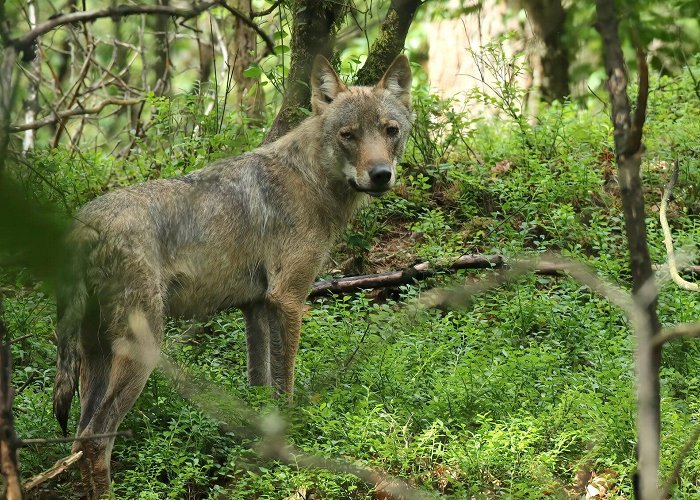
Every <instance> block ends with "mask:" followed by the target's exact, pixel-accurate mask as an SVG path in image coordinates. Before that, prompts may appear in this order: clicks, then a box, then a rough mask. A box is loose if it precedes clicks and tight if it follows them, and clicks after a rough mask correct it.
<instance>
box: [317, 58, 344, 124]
mask: <svg viewBox="0 0 700 500" xmlns="http://www.w3.org/2000/svg"><path fill="white" fill-rule="evenodd" d="M347 89H348V88H347V87H346V86H345V84H344V83H343V82H342V80H341V79H340V78H339V77H338V75H337V74H336V73H335V71H334V70H333V68H332V67H331V64H330V63H329V62H328V61H327V60H326V58H325V57H323V56H320V55H319V56H316V59H314V66H313V68H312V69H311V109H312V110H313V112H314V114H317V115H320V114H322V113H323V112H324V111H325V109H326V106H328V104H330V103H331V102H333V100H334V99H335V97H336V96H337V95H338V94H339V93H341V92H345V91H346V90H347Z"/></svg>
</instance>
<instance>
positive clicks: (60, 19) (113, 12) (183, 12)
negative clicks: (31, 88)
mask: <svg viewBox="0 0 700 500" xmlns="http://www.w3.org/2000/svg"><path fill="white" fill-rule="evenodd" d="M220 3H221V2H220V1H219V0H212V1H208V2H203V3H200V4H198V5H193V6H192V7H191V8H189V9H185V8H181V7H173V6H170V5H116V6H113V7H107V8H104V9H99V10H93V11H76V12H70V13H68V14H61V15H59V16H56V17H54V18H52V19H48V20H46V21H44V22H43V23H39V24H37V25H36V27H35V28H34V29H32V30H30V31H28V32H27V33H25V34H24V35H22V36H21V37H19V38H14V39H9V40H6V41H5V46H13V47H14V48H15V49H16V50H17V51H18V52H24V51H26V50H28V49H30V47H31V46H32V44H34V42H35V40H36V39H37V38H38V37H40V36H41V35H44V34H46V33H48V32H49V31H51V30H53V29H56V28H58V27H60V26H65V25H67V24H72V23H78V22H87V21H94V20H96V19H101V18H105V17H110V18H112V19H116V18H120V17H125V16H133V15H139V14H160V15H165V16H171V17H179V18H182V19H190V18H193V17H196V16H198V15H199V14H201V13H202V12H204V11H206V10H208V9H210V8H212V7H214V6H216V5H219V4H220Z"/></svg>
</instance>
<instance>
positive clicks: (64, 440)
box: [19, 429, 134, 446]
mask: <svg viewBox="0 0 700 500" xmlns="http://www.w3.org/2000/svg"><path fill="white" fill-rule="evenodd" d="M118 436H125V437H133V436H134V433H133V431H132V430H131V429H127V430H125V431H117V432H109V433H106V434H90V435H89V436H76V437H70V436H69V437H60V438H37V439H23V440H21V441H20V442H19V446H29V445H30V444H55V443H72V442H73V441H84V440H88V439H102V438H113V437H118Z"/></svg>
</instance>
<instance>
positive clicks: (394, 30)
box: [355, 0, 421, 85]
mask: <svg viewBox="0 0 700 500" xmlns="http://www.w3.org/2000/svg"><path fill="white" fill-rule="evenodd" d="M420 5H421V1H420V0H392V2H391V5H390V6H389V10H388V11H387V14H386V18H385V19H384V22H383V23H382V27H381V29H380V30H379V35H378V36H377V38H376V40H375V41H374V43H373V44H372V47H370V49H369V54H368V55H367V60H366V61H365V64H364V65H363V66H362V68H361V69H360V70H359V71H358V72H357V77H356V81H355V83H357V84H358V85H374V84H375V83H377V82H378V81H379V79H380V78H381V77H382V75H383V74H384V72H385V71H386V70H387V68H388V67H389V65H390V64H391V63H392V61H393V60H394V59H395V58H396V56H398V55H399V54H400V53H401V51H402V50H403V47H404V43H405V42H406V35H407V34H408V29H409V28H410V27H411V23H412V22H413V16H414V15H415V13H416V10H418V7H420Z"/></svg>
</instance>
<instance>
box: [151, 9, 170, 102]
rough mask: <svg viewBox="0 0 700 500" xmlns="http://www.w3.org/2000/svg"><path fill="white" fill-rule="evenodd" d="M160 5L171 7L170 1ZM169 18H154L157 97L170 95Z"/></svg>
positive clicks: (155, 87) (155, 85)
mask: <svg viewBox="0 0 700 500" xmlns="http://www.w3.org/2000/svg"><path fill="white" fill-rule="evenodd" d="M158 3H159V5H164V6H169V5H170V0H159V2H158ZM169 22H170V18H169V17H168V16H154V21H153V30H154V32H155V52H156V61H155V63H154V65H153V71H154V73H155V80H154V84H153V92H154V93H155V94H156V95H168V94H169V93H170V76H171V64H170V41H169V40H168V23H169Z"/></svg>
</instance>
